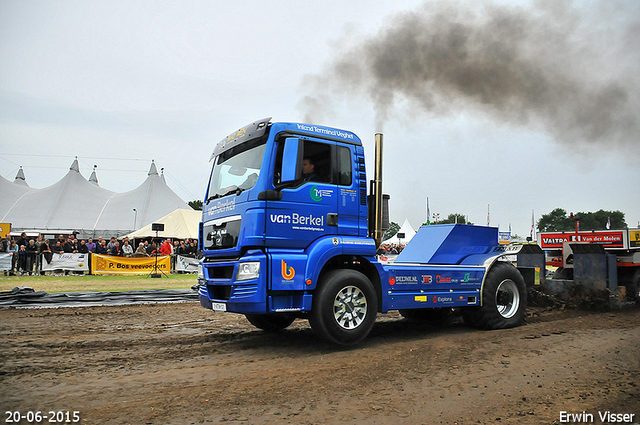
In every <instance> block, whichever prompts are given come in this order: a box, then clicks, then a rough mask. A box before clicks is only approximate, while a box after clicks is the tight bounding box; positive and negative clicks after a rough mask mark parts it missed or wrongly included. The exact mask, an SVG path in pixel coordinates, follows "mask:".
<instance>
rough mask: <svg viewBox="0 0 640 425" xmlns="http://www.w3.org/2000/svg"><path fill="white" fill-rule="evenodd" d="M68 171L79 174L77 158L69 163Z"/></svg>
mask: <svg viewBox="0 0 640 425" xmlns="http://www.w3.org/2000/svg"><path fill="white" fill-rule="evenodd" d="M69 170H70V171H77V172H78V173H79V172H80V166H79V165H78V157H77V156H76V159H74V160H73V163H71V167H69Z"/></svg>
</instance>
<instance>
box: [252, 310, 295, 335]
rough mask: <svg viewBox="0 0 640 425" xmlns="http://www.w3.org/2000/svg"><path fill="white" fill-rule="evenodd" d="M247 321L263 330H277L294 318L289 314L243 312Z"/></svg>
mask: <svg viewBox="0 0 640 425" xmlns="http://www.w3.org/2000/svg"><path fill="white" fill-rule="evenodd" d="M244 316H245V317H246V318H247V320H248V321H249V323H251V324H252V325H253V326H255V327H256V328H258V329H262V330H263V331H265V332H278V331H281V330H283V329H285V328H286V327H288V326H289V325H290V324H292V323H293V321H294V320H295V317H294V316H291V315H289V314H245V315H244Z"/></svg>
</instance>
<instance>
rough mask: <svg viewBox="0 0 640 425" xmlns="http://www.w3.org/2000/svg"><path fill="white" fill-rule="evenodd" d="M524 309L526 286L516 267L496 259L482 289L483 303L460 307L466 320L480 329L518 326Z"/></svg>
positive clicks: (522, 317)
mask: <svg viewBox="0 0 640 425" xmlns="http://www.w3.org/2000/svg"><path fill="white" fill-rule="evenodd" d="M526 309H527V287H526V285H525V283H524V279H523V277H522V275H521V274H520V272H519V271H518V269H516V268H515V267H514V266H512V265H511V264H509V263H504V262H497V263H495V264H494V265H493V266H492V267H491V269H490V270H489V272H488V273H487V277H486V279H485V282H484V286H483V288H482V306H481V307H477V308H470V309H465V310H463V318H464V321H465V323H467V324H468V325H471V326H473V327H476V328H480V329H506V328H512V327H514V326H518V325H520V324H521V323H522V321H523V320H524V315H525V312H526Z"/></svg>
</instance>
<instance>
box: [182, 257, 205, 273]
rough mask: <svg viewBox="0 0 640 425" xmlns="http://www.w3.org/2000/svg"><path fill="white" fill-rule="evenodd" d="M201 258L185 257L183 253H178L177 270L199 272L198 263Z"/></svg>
mask: <svg viewBox="0 0 640 425" xmlns="http://www.w3.org/2000/svg"><path fill="white" fill-rule="evenodd" d="M199 262H200V260H198V259H197V258H191V257H183V256H182V255H176V271H177V272H187V273H198V263H199Z"/></svg>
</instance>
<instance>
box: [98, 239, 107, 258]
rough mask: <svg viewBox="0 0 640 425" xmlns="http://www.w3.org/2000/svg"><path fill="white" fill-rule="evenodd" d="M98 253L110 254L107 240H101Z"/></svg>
mask: <svg viewBox="0 0 640 425" xmlns="http://www.w3.org/2000/svg"><path fill="white" fill-rule="evenodd" d="M96 254H100V255H108V254H109V250H108V249H107V241H100V244H99V245H97V246H96Z"/></svg>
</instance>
